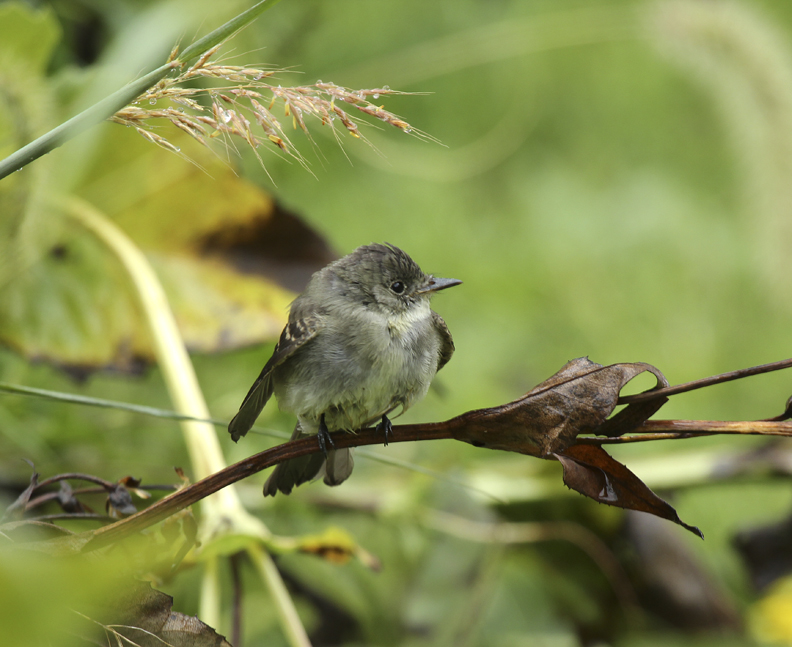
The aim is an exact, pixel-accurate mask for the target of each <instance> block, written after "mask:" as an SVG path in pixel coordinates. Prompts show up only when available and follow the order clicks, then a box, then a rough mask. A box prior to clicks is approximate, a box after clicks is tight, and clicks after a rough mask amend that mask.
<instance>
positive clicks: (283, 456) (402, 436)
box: [83, 418, 458, 551]
mask: <svg viewBox="0 0 792 647" xmlns="http://www.w3.org/2000/svg"><path fill="white" fill-rule="evenodd" d="M457 420H458V418H454V419H453V420H449V421H447V422H437V423H427V424H417V425H397V426H394V427H393V436H389V438H388V442H389V443H406V442H412V441H416V440H438V439H442V438H452V437H453V436H452V434H451V431H452V429H453V428H454V427H455V426H456V425H455V424H454V423H455V421H457ZM332 437H333V442H334V445H335V447H336V448H337V449H342V448H344V447H360V446H364V445H377V444H380V443H382V442H383V440H384V438H383V434H382V432H381V431H377V430H376V429H374V428H369V429H363V430H361V431H360V432H358V433H356V434H350V433H346V432H343V431H342V432H336V433H334V434H332ZM318 451H320V450H319V445H318V443H317V441H316V438H315V437H311V438H303V439H301V440H293V441H290V442H287V443H284V444H282V445H278V446H276V447H272V448H270V449H267V450H265V451H263V452H260V453H258V454H254V455H253V456H249V457H248V458H245V459H243V460H241V461H239V462H238V463H234V464H233V465H229V466H228V467H226V468H224V469H222V470H220V471H218V472H215V473H214V474H211V475H210V476H207V477H206V478H204V479H201V480H200V481H198V482H196V483H193V484H192V485H188V486H187V487H185V488H184V489H181V490H179V491H177V492H174V493H173V494H170V495H168V496H166V497H164V498H163V499H160V500H159V501H157V502H156V503H153V504H152V505H150V506H149V507H148V508H146V509H145V510H141V511H140V512H138V513H136V514H133V515H132V516H130V517H127V518H126V519H122V520H121V521H118V522H116V523H114V524H111V525H109V526H105V527H104V528H99V529H98V530H96V531H94V532H93V533H91V535H92V538H91V539H90V541H88V543H86V544H85V546H84V547H83V551H92V550H96V549H98V548H101V547H103V546H107V545H108V544H110V543H113V542H115V541H118V540H119V539H122V538H124V537H128V536H129V535H131V534H133V533H136V532H139V531H141V530H143V529H144V528H148V527H149V526H152V525H154V524H155V523H158V522H160V521H163V520H164V519H166V518H168V517H169V516H171V515H172V514H174V513H176V512H178V511H179V510H183V509H184V508H187V507H188V506H191V505H192V504H193V503H197V502H198V501H200V500H201V499H203V498H205V497H207V496H209V495H210V494H214V493H215V492H217V491H218V490H221V489H223V488H224V487H226V486H228V485H231V484H233V483H236V482H237V481H241V480H242V479H244V478H247V477H248V476H252V475H253V474H256V473H257V472H260V471H261V470H264V469H266V468H268V467H272V466H273V465H276V464H277V463H281V462H283V461H287V460H289V459H292V458H297V457H299V456H305V455H306V454H313V453H315V452H318ZM86 537H87V535H86Z"/></svg>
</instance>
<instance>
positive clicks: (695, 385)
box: [618, 358, 792, 404]
mask: <svg viewBox="0 0 792 647" xmlns="http://www.w3.org/2000/svg"><path fill="white" fill-rule="evenodd" d="M790 367H792V358H790V359H784V360H781V361H779V362H771V363H770V364H761V365H759V366H751V367H750V368H741V369H739V370H737V371H730V372H728V373H721V374H720V375H713V376H712V377H704V378H701V379H700V380H693V381H692V382H685V383H684V384H676V385H675V386H667V387H665V388H664V389H654V390H652V391H644V392H643V393H636V394H635V395H625V396H623V397H621V398H619V402H618V403H619V404H631V403H633V402H646V401H647V400H654V399H656V398H665V397H668V396H669V395H676V394H677V393H685V392H687V391H694V390H696V389H701V388H704V387H705V386H712V385H713V384H722V383H723V382H731V381H732V380H739V379H742V378H744V377H751V376H752V375H761V374H762V373H770V372H772V371H780V370H781V369H784V368H790Z"/></svg>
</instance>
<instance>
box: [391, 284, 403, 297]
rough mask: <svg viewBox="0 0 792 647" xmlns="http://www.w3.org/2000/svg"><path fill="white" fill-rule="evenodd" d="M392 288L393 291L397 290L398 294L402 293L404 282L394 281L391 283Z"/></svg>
mask: <svg viewBox="0 0 792 647" xmlns="http://www.w3.org/2000/svg"><path fill="white" fill-rule="evenodd" d="M390 289H391V292H395V293H396V294H401V293H402V292H404V283H402V282H401V281H394V282H393V283H391V286H390Z"/></svg>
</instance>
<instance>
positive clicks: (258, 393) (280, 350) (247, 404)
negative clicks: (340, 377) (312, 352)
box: [228, 316, 322, 442]
mask: <svg viewBox="0 0 792 647" xmlns="http://www.w3.org/2000/svg"><path fill="white" fill-rule="evenodd" d="M321 329H322V320H321V318H320V317H316V316H308V317H303V318H302V319H297V320H296V321H290V322H289V323H288V324H286V327H285V328H284V329H283V332H282V333H281V336H280V339H279V340H278V343H277V344H276V345H275V350H274V351H273V353H272V357H270V358H269V361H268V362H267V363H266V364H265V365H264V368H263V369H262V370H261V374H260V375H259V376H258V378H256V381H255V382H253V386H251V387H250V391H248V394H247V395H246V396H245V399H244V400H243V401H242V405H241V406H240V407H239V412H238V413H237V414H236V415H235V416H234V419H233V420H231V422H230V423H229V425H228V433H230V434H231V439H232V440H233V441H234V442H236V441H237V440H239V439H240V438H241V437H242V436H244V435H245V434H247V432H248V431H250V428H251V427H252V426H253V423H254V422H256V418H258V417H259V414H260V413H261V410H262V409H263V408H264V405H265V404H267V400H269V399H270V397H271V396H272V370H273V369H274V368H275V367H276V366H278V365H280V364H282V363H283V362H284V361H286V360H287V359H288V358H289V357H291V356H292V355H294V353H295V352H297V351H298V350H299V349H300V348H302V347H303V346H305V344H307V343H308V342H309V341H311V340H312V339H313V338H314V337H316V335H317V334H318V332H319V331H320V330H321Z"/></svg>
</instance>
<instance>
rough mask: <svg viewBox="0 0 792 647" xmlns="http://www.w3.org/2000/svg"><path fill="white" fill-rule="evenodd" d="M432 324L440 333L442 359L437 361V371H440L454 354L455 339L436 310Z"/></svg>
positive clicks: (433, 313) (433, 312)
mask: <svg viewBox="0 0 792 647" xmlns="http://www.w3.org/2000/svg"><path fill="white" fill-rule="evenodd" d="M432 324H433V325H434V327H435V329H436V330H437V332H439V333H440V358H439V359H438V361H437V370H438V371H439V370H440V369H441V368H443V367H444V366H445V365H446V364H448V360H450V359H451V356H452V355H453V354H454V338H453V337H452V336H451V331H450V330H449V329H448V326H446V322H445V321H443V318H442V317H441V316H440V315H439V314H437V313H436V312H435V311H434V310H432Z"/></svg>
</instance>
